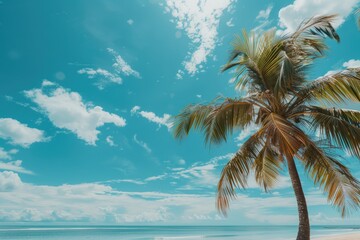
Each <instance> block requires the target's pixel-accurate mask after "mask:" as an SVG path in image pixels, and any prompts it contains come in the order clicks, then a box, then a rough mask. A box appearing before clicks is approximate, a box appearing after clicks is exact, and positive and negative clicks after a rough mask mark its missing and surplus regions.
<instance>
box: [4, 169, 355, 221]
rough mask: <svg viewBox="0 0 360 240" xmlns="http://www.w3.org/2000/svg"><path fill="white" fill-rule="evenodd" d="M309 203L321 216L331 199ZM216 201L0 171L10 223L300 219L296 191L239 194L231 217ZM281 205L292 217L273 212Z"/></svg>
mask: <svg viewBox="0 0 360 240" xmlns="http://www.w3.org/2000/svg"><path fill="white" fill-rule="evenodd" d="M307 201H308V206H309V210H310V215H311V216H312V218H314V219H318V218H319V216H318V210H315V212H312V208H311V207H312V206H326V205H327V202H326V197H324V196H322V194H319V193H310V194H307ZM214 203H215V193H211V194H206V193H202V194H198V193H196V194H195V193H194V194H184V193H176V192H150V191H148V192H140V191H137V192H136V191H134V192H126V191H121V190H119V189H116V188H113V187H110V186H108V185H106V184H100V183H83V184H76V185H68V184H64V185H59V186H46V185H33V184H28V183H25V182H22V181H21V179H20V177H19V176H18V174H16V173H13V172H10V171H4V172H0V204H1V206H2V208H1V210H0V221H6V222H8V221H29V222H31V221H59V222H64V221H71V222H74V221H77V222H82V223H89V222H90V223H110V224H111V223H117V224H126V223H137V224H140V223H151V222H152V223H157V224H199V223H205V224H206V223H209V222H208V221H209V220H223V221H224V223H226V224H234V223H237V224H245V223H247V224H249V223H255V224H259V223H260V224H261V223H272V224H296V221H297V217H296V216H297V215H296V214H297V210H296V200H295V197H294V196H293V193H292V192H291V194H290V195H289V194H287V195H285V196H279V195H275V196H274V195H271V194H267V195H263V196H260V197H250V196H247V195H244V194H238V197H237V199H236V200H234V201H232V203H231V211H230V212H229V216H228V218H227V219H224V218H222V217H220V216H219V215H218V213H217V211H216V208H215V204H214ZM139 206H141V207H139ZM279 208H281V209H282V210H284V211H285V212H288V215H286V214H282V213H280V212H273V211H278V209H279ZM316 209H318V208H316ZM329 209H330V207H329ZM269 213H271V214H269ZM357 221H358V218H353V219H348V220H347V221H346V223H349V224H351V223H352V224H354V223H357ZM344 223H345V222H344Z"/></svg>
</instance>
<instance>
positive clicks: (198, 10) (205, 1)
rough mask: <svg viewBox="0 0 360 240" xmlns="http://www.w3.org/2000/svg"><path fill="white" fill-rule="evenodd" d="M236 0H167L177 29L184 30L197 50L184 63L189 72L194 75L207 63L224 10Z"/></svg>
mask: <svg viewBox="0 0 360 240" xmlns="http://www.w3.org/2000/svg"><path fill="white" fill-rule="evenodd" d="M234 2H235V1H234V0H222V1H217V0H167V1H166V7H165V9H166V11H167V12H169V13H171V14H172V16H173V18H174V22H175V23H176V27H177V28H178V29H181V30H184V31H185V32H186V34H187V35H188V37H189V38H190V40H191V41H192V43H193V45H194V46H196V50H195V51H194V52H193V53H191V54H190V56H188V59H187V60H186V61H184V63H183V64H184V66H185V69H186V70H187V72H188V73H189V74H191V75H194V74H195V73H197V72H198V71H199V68H201V67H202V64H203V63H205V62H206V60H207V56H208V55H209V54H211V53H212V51H213V50H214V48H215V46H216V43H217V35H218V32H217V28H218V26H219V21H220V17H221V15H222V14H223V12H224V10H225V9H227V8H229V7H230V5H231V4H232V3H234Z"/></svg>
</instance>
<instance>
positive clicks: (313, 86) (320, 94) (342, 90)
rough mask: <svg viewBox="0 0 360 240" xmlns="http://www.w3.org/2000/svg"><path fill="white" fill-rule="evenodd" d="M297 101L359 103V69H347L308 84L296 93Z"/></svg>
mask: <svg viewBox="0 0 360 240" xmlns="http://www.w3.org/2000/svg"><path fill="white" fill-rule="evenodd" d="M297 95H298V97H299V98H298V101H299V103H301V102H302V101H304V100H306V101H314V100H317V101H326V102H329V103H335V104H336V103H339V102H345V101H347V100H352V101H356V102H359V101H360V68H353V69H347V70H344V71H341V72H338V73H335V74H331V75H327V76H324V77H321V78H319V79H317V80H315V81H313V82H311V83H308V84H307V85H305V86H304V87H303V89H302V90H300V91H299V92H298V94H297Z"/></svg>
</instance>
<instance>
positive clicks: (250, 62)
mask: <svg viewBox="0 0 360 240" xmlns="http://www.w3.org/2000/svg"><path fill="white" fill-rule="evenodd" d="M280 40H281V39H280V38H279V37H277V36H276V34H275V31H268V32H265V33H264V34H262V35H257V34H256V33H255V32H251V33H250V34H248V33H247V32H246V31H245V30H244V31H243V32H242V35H241V36H237V38H236V40H235V42H234V43H233V52H232V54H231V56H230V59H229V61H228V63H227V64H226V65H225V66H224V67H223V68H222V71H226V70H229V69H231V68H233V67H236V73H235V74H236V78H237V80H238V81H237V84H236V86H237V88H243V87H244V86H245V85H247V84H249V85H250V87H251V88H254V89H257V90H260V91H265V90H266V89H269V90H271V83H270V82H269V81H270V78H269V77H268V75H269V74H270V73H271V74H272V75H273V76H272V78H273V79H274V78H275V77H274V75H275V74H276V73H277V69H278V68H279V64H278V62H277V61H280V58H281V56H278V55H279V52H280V51H281V47H282V45H281V41H280ZM276 76H277V75H276Z"/></svg>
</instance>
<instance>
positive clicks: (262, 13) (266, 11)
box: [256, 5, 273, 20]
mask: <svg viewBox="0 0 360 240" xmlns="http://www.w3.org/2000/svg"><path fill="white" fill-rule="evenodd" d="M272 8H273V7H272V6H271V5H269V6H268V7H267V8H266V9H264V10H260V12H259V14H258V15H257V16H256V19H265V20H267V19H268V18H269V16H270V13H271V10H272Z"/></svg>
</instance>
